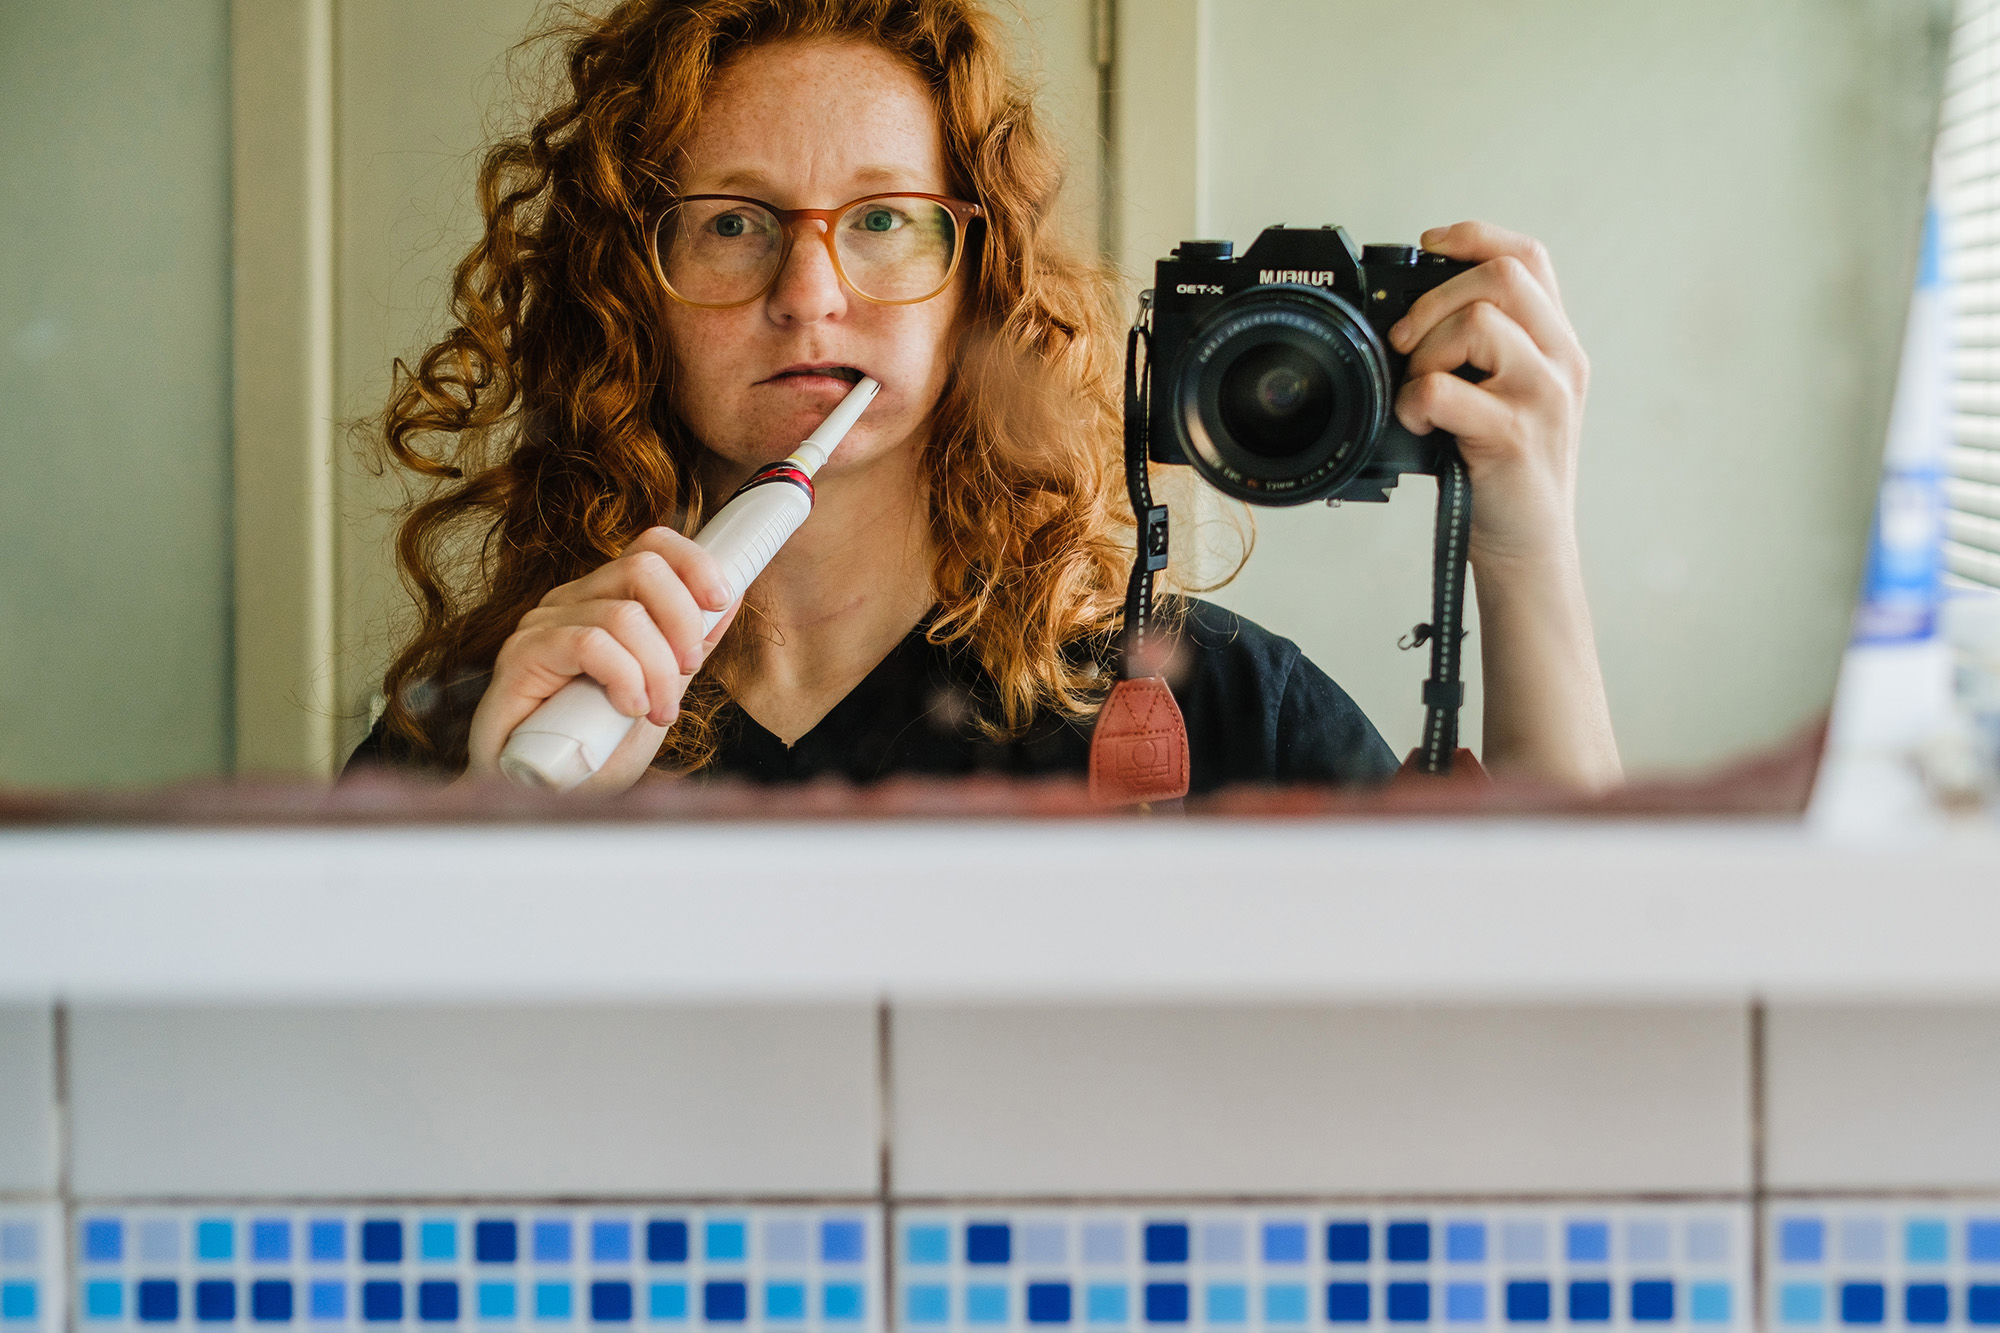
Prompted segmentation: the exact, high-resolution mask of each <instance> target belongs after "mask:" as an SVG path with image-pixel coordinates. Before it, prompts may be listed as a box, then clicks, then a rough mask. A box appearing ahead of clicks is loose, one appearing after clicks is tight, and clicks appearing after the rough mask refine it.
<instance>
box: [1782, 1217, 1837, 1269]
mask: <svg viewBox="0 0 2000 1333" xmlns="http://www.w3.org/2000/svg"><path fill="white" fill-rule="evenodd" d="M1825 1258H1826V1223H1825V1222H1822V1221H1821V1220H1820V1219H1819V1218H1817V1217H1785V1218H1780V1219H1779V1220H1778V1259H1779V1261H1780V1262H1782V1263H1788V1264H1816V1263H1821V1262H1823V1261H1824V1260H1825Z"/></svg>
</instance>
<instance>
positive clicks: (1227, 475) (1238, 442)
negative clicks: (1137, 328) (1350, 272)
mask: <svg viewBox="0 0 2000 1333" xmlns="http://www.w3.org/2000/svg"><path fill="white" fill-rule="evenodd" d="M1169 374H1170V376H1171V379H1170V381H1169V383H1168V385H1167V386H1166V387H1167V390H1168V397H1167V400H1166V401H1167V402H1168V403H1171V404H1172V405H1173V406H1172V408H1171V409H1170V411H1169V414H1168V415H1169V423H1167V424H1168V428H1169V429H1171V430H1173V431H1174V432H1175V434H1176V435H1177V436H1178V441H1177V442H1178V443H1179V445H1180V446H1181V448H1180V452H1181V454H1182V456H1184V457H1185V458H1187V460H1188V461H1189V462H1190V463H1192V464H1193V465H1194V467H1195V469H1196V470H1197V471H1198V472H1200V473H1201V474H1202V477H1203V478H1204V479H1205V480H1206V481H1207V482H1208V483H1209V484H1210V485H1212V486H1214V487H1216V488H1217V489H1218V490H1220V491H1223V492H1224V493H1225V494H1228V495H1233V496H1235V497H1236V498H1237V499H1239V500H1248V501H1250V502H1251V503H1253V504H1267V505H1290V504H1303V503H1305V502H1306V501H1308V500H1315V499H1318V498H1319V497H1321V496H1323V495H1327V494H1329V493H1331V492H1333V491H1335V490H1338V489H1339V488H1340V487H1341V486H1342V485H1344V484H1346V483H1347V482H1348V481H1349V480H1350V479H1352V478H1353V477H1354V476H1355V475H1356V474H1357V473H1359V472H1360V471H1361V469H1362V468H1363V467H1364V466H1365V465H1366V464H1367V463H1368V461H1369V459H1370V457H1371V456H1372V454H1373V452H1374V450H1375V447H1376V442H1377V441H1378V440H1379V439H1380V438H1381V436H1382V433H1383V431H1384V429H1385V427H1386V426H1387V423H1388V419H1389V417H1388V411H1389V398H1390V393H1389V371H1388V359H1387V352H1386V350H1385V349H1384V348H1383V346H1382V342H1381V338H1380V337H1379V336H1378V335H1377V334H1376V333H1375V331H1374V330H1373V329H1372V328H1371V327H1370V326H1369V324H1368V321H1367V320H1366V319H1364V318H1363V317H1362V315H1361V313H1360V312H1359V311H1357V310H1356V309H1355V308H1354V307H1353V306H1352V305H1350V304H1348V302H1346V301H1345V300H1343V299H1342V298H1341V297H1340V296H1339V295H1337V294H1335V293H1333V292H1330V291H1327V290H1325V289H1324V288H1319V287H1308V286H1304V285H1298V284H1290V283H1272V284H1270V285H1267V286H1257V287H1249V288H1246V289H1244V290H1243V291H1240V292H1237V293H1236V294H1235V295H1233V296H1230V297H1229V298H1227V299H1226V300H1223V301H1221V302H1218V303H1217V304H1216V305H1215V306H1214V307H1213V308H1211V309H1210V310H1209V311H1208V312H1207V313H1206V317H1205V318H1204V319H1203V320H1202V321H1201V322H1200V323H1199V324H1198V325H1197V326H1196V327H1195V328H1193V329H1191V330H1190V331H1189V333H1188V335H1187V341H1186V342H1185V343H1184V344H1183V345H1182V348H1181V351H1180V354H1179V356H1178V357H1177V358H1176V359H1175V361H1174V364H1173V367H1172V369H1171V370H1170V371H1169Z"/></svg>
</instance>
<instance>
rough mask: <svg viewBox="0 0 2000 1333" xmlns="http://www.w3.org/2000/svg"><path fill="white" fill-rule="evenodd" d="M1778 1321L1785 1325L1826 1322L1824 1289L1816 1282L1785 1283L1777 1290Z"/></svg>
mask: <svg viewBox="0 0 2000 1333" xmlns="http://www.w3.org/2000/svg"><path fill="white" fill-rule="evenodd" d="M1778 1320H1779V1322H1780V1323H1785V1324H1819V1323H1824V1322H1825V1321H1826V1288H1824V1287H1822V1286H1820V1284H1819V1283H1817V1282H1787V1283H1786V1284H1785V1285H1784V1286H1782V1287H1780V1288H1778Z"/></svg>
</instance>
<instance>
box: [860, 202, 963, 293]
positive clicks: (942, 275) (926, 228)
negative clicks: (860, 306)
mask: <svg viewBox="0 0 2000 1333" xmlns="http://www.w3.org/2000/svg"><path fill="white" fill-rule="evenodd" d="M833 244H834V249H835V250H836V251H838V252H839V254H840V268H841V272H843V273H844V274H846V275H847V281H848V284H849V285H850V286H852V287H853V288H854V290H855V291H857V292H860V293H861V294H862V295H863V296H866V297H870V298H872V299H873V300H877V301H921V300H923V299H924V298H925V297H927V296H935V295H937V293H938V292H939V291H940V290H942V289H943V287H944V284H945V279H946V278H948V277H950V276H951V266H952V262H953V260H955V259H956V258H957V257H958V223H957V221H956V219H954V218H953V217H952V215H951V210H950V209H948V208H946V207H945V206H944V205H943V204H940V203H937V202H936V201H935V200H931V199H920V198H916V197H913V196H909V195H893V196H885V197H883V198H880V199H864V200H863V201H862V202H860V203H858V204H856V205H854V207H852V208H850V209H848V210H847V211H846V212H845V213H843V214H841V216H840V223H839V225H838V226H837V227H836V228H835V229H834V237H833Z"/></svg>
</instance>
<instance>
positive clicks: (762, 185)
mask: <svg viewBox="0 0 2000 1333" xmlns="http://www.w3.org/2000/svg"><path fill="white" fill-rule="evenodd" d="M923 175H924V173H923V172H922V171H920V170H918V169H916V168H913V167H897V166H889V165H886V164H879V163H869V164H867V165H865V166H860V167H856V168H855V169H854V170H853V171H851V172H850V173H848V179H849V180H850V181H851V182H853V185H854V187H855V188H857V189H858V190H860V191H861V192H864V193H865V192H866V191H868V190H871V189H880V188H902V189H918V188H921V187H920V186H919V185H914V184H912V182H913V181H921V180H922V179H923ZM773 181H774V177H772V176H771V174H770V173H769V172H766V171H762V170H759V169H757V168H755V167H746V168H738V169H737V170H735V171H728V172H724V173H723V174H722V175H720V176H717V177H715V178H714V180H713V182H712V183H709V184H708V185H707V186H706V188H704V189H702V190H700V191H693V192H691V193H701V194H738V193H741V194H757V193H758V192H759V191H765V192H768V191H769V190H770V189H771V188H772V185H773ZM759 197H763V196H762V195H760V196H759ZM772 202H774V203H776V202H778V201H777V200H773V201H772ZM842 202H844V200H840V199H828V200H826V201H825V202H824V204H823V205H820V206H823V207H831V206H833V205H834V204H838V203H842ZM794 206H795V207H806V206H807V205H794Z"/></svg>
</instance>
